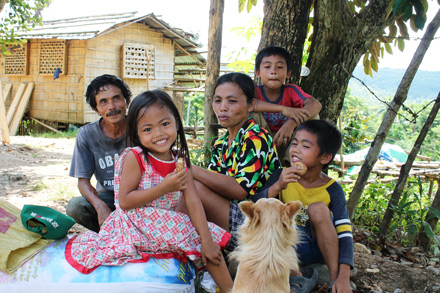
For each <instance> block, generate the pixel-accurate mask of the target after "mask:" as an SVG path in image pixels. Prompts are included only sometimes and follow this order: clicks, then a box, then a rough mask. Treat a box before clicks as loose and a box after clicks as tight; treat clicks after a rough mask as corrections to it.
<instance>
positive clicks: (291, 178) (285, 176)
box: [277, 167, 301, 190]
mask: <svg viewBox="0 0 440 293" xmlns="http://www.w3.org/2000/svg"><path fill="white" fill-rule="evenodd" d="M297 172H298V169H297V168H293V167H289V168H286V169H284V170H283V171H282V172H281V176H280V179H278V182H277V183H278V184H279V186H280V189H281V190H284V189H286V188H287V185H288V184H289V183H293V182H297V181H298V180H299V179H300V178H301V177H300V176H299V175H298V174H297Z"/></svg>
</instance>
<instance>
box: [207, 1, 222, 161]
mask: <svg viewBox="0 0 440 293" xmlns="http://www.w3.org/2000/svg"><path fill="white" fill-rule="evenodd" d="M224 7H225V2H224V0H211V6H210V10H209V33H208V60H207V65H206V89H205V105H204V107H203V112H204V123H205V132H204V136H205V141H207V142H211V141H213V140H215V139H216V138H217V136H218V129H217V128H214V127H212V125H213V124H215V123H217V117H216V116H215V113H214V111H213V110H212V97H213V95H214V86H215V82H216V81H217V78H218V77H219V74H220V55H221V48H222V30H223V11H224ZM209 145H210V144H209ZM205 156H206V157H207V158H209V157H210V156H211V151H210V150H207V151H206V152H205Z"/></svg>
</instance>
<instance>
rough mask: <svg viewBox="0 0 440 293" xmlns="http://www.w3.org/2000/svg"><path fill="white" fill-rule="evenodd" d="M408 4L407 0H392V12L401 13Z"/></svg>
mask: <svg viewBox="0 0 440 293" xmlns="http://www.w3.org/2000/svg"><path fill="white" fill-rule="evenodd" d="M408 5H409V0H395V1H394V2H393V13H394V14H395V15H397V14H400V13H402V12H403V11H405V9H406V7H407V6H408Z"/></svg>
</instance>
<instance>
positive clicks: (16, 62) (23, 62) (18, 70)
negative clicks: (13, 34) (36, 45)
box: [4, 43, 28, 75]
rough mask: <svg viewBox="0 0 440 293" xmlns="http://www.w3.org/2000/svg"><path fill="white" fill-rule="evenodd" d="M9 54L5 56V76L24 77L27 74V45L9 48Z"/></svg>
mask: <svg viewBox="0 0 440 293" xmlns="http://www.w3.org/2000/svg"><path fill="white" fill-rule="evenodd" d="M8 49H9V50H10V52H11V54H8V55H4V56H5V74H11V75H25V74H27V73H28V44H27V43H25V44H23V47H21V46H15V47H11V46H9V47H8Z"/></svg>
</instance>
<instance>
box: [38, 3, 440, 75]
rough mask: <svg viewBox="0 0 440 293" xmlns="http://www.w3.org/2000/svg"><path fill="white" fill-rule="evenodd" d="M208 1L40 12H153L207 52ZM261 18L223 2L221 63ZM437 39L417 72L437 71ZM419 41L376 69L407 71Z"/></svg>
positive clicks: (57, 6) (259, 10) (55, 6)
mask: <svg viewBox="0 0 440 293" xmlns="http://www.w3.org/2000/svg"><path fill="white" fill-rule="evenodd" d="M428 3H429V5H430V9H429V10H428V20H427V22H426V25H425V29H426V27H427V26H428V23H429V22H430V20H431V19H432V18H433V17H434V15H435V13H436V12H437V11H438V9H439V7H440V6H439V5H438V4H437V2H436V1H432V0H430V1H428ZM209 6H210V1H209V0H143V1H139V0H74V1H72V0H52V4H51V5H50V6H49V8H46V9H45V10H44V11H43V18H44V19H45V20H50V19H61V18H70V17H78V16H90V15H100V14H106V13H117V12H132V11H138V12H139V13H141V14H149V13H154V14H155V15H156V16H160V17H161V19H162V20H163V21H165V22H167V23H168V24H170V25H171V26H172V27H177V28H181V29H183V30H185V31H187V32H192V33H198V34H199V36H200V39H199V41H200V42H201V43H202V45H203V46H204V48H202V49H201V50H202V51H203V50H206V47H207V42H208V27H209V8H210V7H209ZM257 17H260V18H262V17H263V0H259V1H258V3H257V6H256V7H254V8H253V9H252V10H251V12H250V13H247V12H246V11H245V12H242V13H239V12H238V0H225V11H224V16H223V41H222V62H226V61H227V55H228V54H230V53H231V52H232V51H233V50H238V49H239V48H240V47H241V46H243V43H244V42H243V39H242V38H241V37H240V36H237V35H236V33H234V32H231V29H232V28H234V27H239V26H245V25H246V23H248V22H249V21H250V20H251V19H255V18H257ZM408 30H409V33H410V36H411V37H414V38H421V37H422V36H423V32H419V33H417V34H416V33H414V32H413V31H412V30H411V29H408ZM436 37H437V38H436V39H434V40H433V41H432V42H431V46H430V48H429V49H428V52H427V54H426V55H425V57H424V60H423V62H422V64H421V66H420V67H419V70H430V71H440V58H438V52H440V32H437V34H436ZM258 41H259V40H254V41H253V42H251V43H249V44H247V46H248V47H249V48H250V49H253V50H257V47H258ZM419 43H420V39H417V40H414V39H412V40H410V41H405V50H404V52H403V53H402V52H400V51H399V50H398V49H397V47H393V55H389V54H388V53H386V54H385V58H383V59H380V61H379V68H385V67H389V68H403V69H406V68H407V67H408V65H409V64H410V62H411V59H412V57H413V54H414V52H415V51H416V49H417V46H418V44H419Z"/></svg>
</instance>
